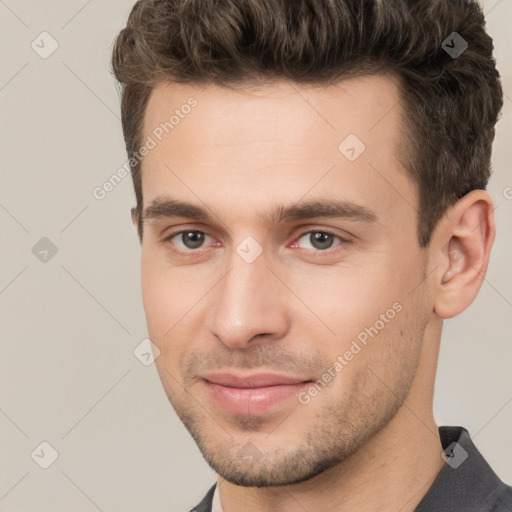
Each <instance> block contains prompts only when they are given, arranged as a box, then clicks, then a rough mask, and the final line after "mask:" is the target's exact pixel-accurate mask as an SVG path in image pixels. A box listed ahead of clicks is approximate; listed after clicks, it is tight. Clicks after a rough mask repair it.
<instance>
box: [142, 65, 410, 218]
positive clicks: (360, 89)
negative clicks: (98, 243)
mask: <svg viewBox="0 0 512 512" xmlns="http://www.w3.org/2000/svg"><path fill="white" fill-rule="evenodd" d="M191 105H193V107H191ZM400 121H401V101H400V89H399V85H398V82H397V80H396V79H394V78H392V77H391V76H389V75H380V76H365V77H360V78H355V79H348V80H345V81H342V82H340V83H338V84H336V85H331V86H328V87H327V86H324V87H322V86H305V85H299V84H297V83H294V82H285V81H278V82H274V83H271V84H266V85H263V86H259V87H251V88H246V89H237V90H232V89H227V88H224V87H221V86H215V85H209V86H208V87H204V86H197V85H190V84H174V83H172V84H171V83H161V84H159V85H157V86H156V87H155V89H154V90H153V92H152V94H151V96H150V98H149V102H148V105H147V108H146V112H145V117H144V123H143V137H142V140H143V141H146V140H148V138H151V139H152V140H153V141H154V143H155V147H154V148H153V149H151V151H150V152H149V154H147V155H146V156H145V157H144V161H143V164H142V183H143V195H144V203H145V204H148V203H149V202H150V201H151V200H152V199H154V198H156V197H158V196H161V195H162V194H164V193H165V192H170V191H172V192H173V195H174V196H176V192H179V195H180V196H181V197H183V198H185V196H186V198H187V199H193V200H195V202H197V197H198V196H199V197H202V198H205V197H207V196H210V197H209V198H208V199H209V200H211V202H212V203H213V202H214V201H216V200H217V199H218V201H224V202H225V201H229V202H230V203H233V202H234V201H235V202H236V200H235V198H237V199H238V201H239V204H243V203H246V204H247V201H254V197H259V198H261V199H263V198H269V199H270V198H271V197H277V196H279V197H280V198H281V199H285V200H284V201H282V202H286V199H287V200H288V202H290V201H292V200H293V199H296V200H298V199H299V198H300V197H302V196H304V195H305V194H306V193H308V190H310V191H313V192H314V193H316V194H320V195H321V194H322V193H330V197H332V196H333V194H332V192H333V190H334V191H336V192H337V194H335V195H340V196H343V198H344V199H346V200H349V201H353V202H357V203H359V204H361V199H362V198H366V202H367V203H368V204H370V203H372V202H374V201H377V202H378V203H379V204H380V205H381V207H382V208H384V209H385V208H386V207H391V208H393V207H394V208H395V209H396V204H395V203H396V202H397V199H398V198H399V197H400V196H402V197H403V196H404V195H405V197H406V198H407V196H409V197H410V201H409V202H410V203H413V202H414V200H415V199H414V198H413V197H411V196H414V194H415V192H414V189H413V187H412V183H411V182H410V179H409V176H408V175H407V173H406V172H405V170H404V169H403V168H401V166H400V163H399V160H398V156H397V145H398V144H402V143H404V140H403V138H402V132H401V125H400ZM212 193H214V194H215V197H211V196H212ZM194 196H195V197H194ZM284 196H286V198H284ZM363 202H364V201H363ZM407 208H409V212H408V213H409V214H410V213H411V212H410V208H411V205H410V204H409V205H408V206H407Z"/></svg>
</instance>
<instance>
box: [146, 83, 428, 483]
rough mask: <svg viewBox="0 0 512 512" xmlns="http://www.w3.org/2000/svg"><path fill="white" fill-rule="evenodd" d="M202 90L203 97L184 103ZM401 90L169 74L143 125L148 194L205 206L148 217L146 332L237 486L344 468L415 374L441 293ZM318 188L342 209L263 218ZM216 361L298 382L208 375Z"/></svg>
mask: <svg viewBox="0 0 512 512" xmlns="http://www.w3.org/2000/svg"><path fill="white" fill-rule="evenodd" d="M190 97H194V98H195V100H197V105H196V106H195V107H194V108H191V109H190V108H182V106H183V105H186V104H187V100H188V99H189V98H190ZM398 99H399V90H398V88H397V85H396V84H395V82H394V81H392V80H391V79H390V78H387V77H385V76H380V77H364V78H360V79H357V80H356V79H352V80H347V81H345V82H343V83H340V84H339V85H337V86H335V87H330V88H306V87H303V86H298V85H297V84H293V85H291V84H286V83H283V82H280V83H276V84H274V85H267V86H265V87H263V88H261V89H259V90H251V91H245V92H235V91H230V90H227V89H223V88H221V87H214V86H210V87H209V88H206V89H202V88H199V87H194V86H191V85H172V86H169V85H164V84H161V85H159V86H158V87H156V89H155V90H154V91H153V94H152V96H151V98H150V101H149V104H148V107H147V111H146V115H145V120H144V134H143V140H144V141H146V139H147V137H148V136H151V137H152V139H154V140H155V141H156V142H157V145H156V147H155V148H154V149H151V151H150V152H149V154H148V155H147V156H146V157H145V160H144V163H143V171H142V188H143V196H144V205H143V206H144V209H146V208H148V207H150V206H151V205H152V203H153V202H154V201H155V200H156V199H157V198H158V199H159V200H165V199H172V200H175V201H180V202H187V203H191V204H193V205H195V206H197V207H199V208H202V209H204V210H206V211H207V214H208V216H209V217H207V218H203V219H197V218H194V217H192V216H188V215H186V216H175V217H166V216H162V215H156V213H160V214H161V213H162V212H163V210H164V209H163V208H160V209H159V210H158V209H156V208H153V214H154V215H153V216H152V218H146V219H145V221H144V222H145V223H144V237H143V244H142V293H143V302H144V308H145V312H146V317H147V323H148V331H149V335H150V338H151V339H152V341H153V342H154V343H155V344H156V345H157V346H158V347H159V349H160V351H161V353H160V355H159V357H158V358H157V359H156V366H157V369H158V372H159V375H160V378H161V380H162V383H163V385H164V388H165V392H166V394H167V396H168V397H169V400H170V402H171V404H172V406H173V407H174V409H175V410H176V412H177V414H178V415H179V417H180V419H181V420H182V421H183V423H184V424H185V426H186V427H187V429H188V430H189V432H190V433H191V435H192V436H193V438H194V439H195V441H196V442H197V444H198V446H199V448H200V450H201V452H202V453H203V455H204V457H205V459H206V460H207V461H208V462H209V464H210V465H211V466H212V467H213V469H214V470H215V471H216V472H217V473H218V474H219V475H221V476H222V477H224V478H225V479H227V480H229V481H231V482H233V483H235V484H238V485H245V486H266V485H284V484H289V483H294V482H299V481H304V480H306V479H309V478H311V477H313V476H315V475H317V474H319V473H320V472H322V471H324V470H325V469H327V468H329V467H332V466H333V465H335V464H337V463H339V462H341V461H343V460H344V459H346V458H347V457H348V456H349V455H351V454H352V453H354V452H355V451H356V450H357V449H358V448H360V447H361V446H362V445H363V444H364V443H365V442H366V441H367V440H368V439H370V438H371V437H372V436H373V435H374V434H375V433H377V432H378V431H379V430H380V429H381V428H382V427H383V426H385V425H386V424H387V423H388V422H389V421H390V419H391V418H392V417H393V416H394V414H395V413H396V412H397V410H398V409H399V407H400V405H401V403H402V401H403V400H404V398H405V397H406V396H407V394H408V392H409V390H410V388H411V384H412V383H413V379H414V377H415V373H416V369H417V367H418V365H419V363H420V359H421V358H420V356H421V349H422V341H423V336H424V331H425V327H426V324H427V322H428V321H429V319H430V317H431V314H432V301H431V300H430V299H429V294H428V290H427V289H426V287H425V282H424V278H425V275H426V265H427V256H426V251H424V250H422V249H421V248H420V247H419V245H418V241H417V219H416V208H417V204H418V195H417V191H416V188H415V185H414V184H413V183H412V181H411V180H410V178H409V177H408V175H407V173H406V171H405V169H403V168H402V167H401V166H400V165H399V162H398V158H397V151H396V147H395V146H396V144H398V143H399V142H400V141H401V140H402V137H403V135H402V134H401V133H400V131H399V105H400V104H398V103H397V102H398ZM393 107H394V108H393ZM176 109H178V110H179V111H180V112H181V116H180V119H179V122H177V123H176V124H175V126H174V128H173V129H172V131H170V132H169V134H168V135H165V136H164V137H163V138H162V137H160V138H162V141H158V138H157V137H156V136H155V135H154V134H155V133H159V134H161V133H162V130H161V129H160V131H158V130H157V131H156V132H155V129H157V128H158V126H159V125H160V123H164V122H166V121H169V118H170V116H171V115H172V114H173V113H174V111H175V110H176ZM185 112H189V113H188V114H184V113H185ZM351 134H353V135H351ZM354 135H355V136H356V137H357V138H358V139H360V141H362V142H363V143H364V145H365V146H366V148H365V150H364V151H363V152H361V150H362V149H363V147H362V146H361V143H360V142H358V140H357V139H356V138H355V137H354ZM349 136H350V137H349ZM347 137H349V138H348V139H347ZM344 141H345V142H344ZM340 144H341V146H340ZM311 201H330V202H341V203H344V209H343V212H342V214H340V216H338V217H330V216H321V215H314V216H306V217H304V216H298V217H294V216H287V217H286V218H284V219H282V220H279V221H278V220H277V217H276V218H274V219H272V221H269V219H265V216H268V214H269V212H271V211H274V210H275V209H276V208H278V207H282V208H283V209H286V208H287V207H289V206H292V205H297V206H299V205H303V204H304V203H306V202H311ZM276 211H277V212H279V210H276ZM181 213H182V214H184V213H185V212H183V211H182V212H181ZM317 213H318V212H317ZM180 231H185V233H184V234H183V233H182V234H177V233H178V232H180ZM187 233H188V234H187ZM336 363H338V364H336ZM220 373H229V374H232V375H234V376H235V377H236V376H238V377H244V376H252V375H256V374H261V373H271V374H274V375H281V376H285V377H289V378H294V379H298V381H299V384H293V385H291V384H288V385H286V386H285V385H281V386H265V388H264V389H262V384H265V383H264V382H263V381H259V383H258V382H257V381H254V382H246V384H245V385H248V386H253V389H252V390H251V389H245V390H240V389H234V388H237V387H238V388H239V387H241V386H243V385H242V384H240V383H234V384H233V382H226V381H223V382H224V384H231V386H227V385H220V384H212V383H208V382H207V380H205V378H206V377H208V378H209V379H212V380H213V381H215V380H216V377H215V375H214V374H220ZM329 376H330V378H329ZM217 377H218V376H217ZM217 380H218V379H217ZM283 380H284V379H281V381H283ZM306 381H309V382H306ZM318 381H320V384H319V382H318ZM315 382H316V383H317V384H316V386H314V383H315ZM266 384H268V382H267V383H266ZM274 384H275V382H274ZM233 386H234V387H233ZM254 386H256V388H254ZM258 387H259V388H260V389H257V388H258ZM315 390H316V392H315Z"/></svg>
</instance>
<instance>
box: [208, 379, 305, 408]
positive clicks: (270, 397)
mask: <svg viewBox="0 0 512 512" xmlns="http://www.w3.org/2000/svg"><path fill="white" fill-rule="evenodd" d="M202 381H203V382H204V384H205V387H206V391H207V393H208V396H209V398H210V399H211V400H212V401H213V402H214V403H215V404H216V405H218V406H220V407H221V408H222V409H224V410H225V411H227V412H230V413H233V414H243V415H248V416H257V415H262V414H265V413H266V412H269V411H270V410H271V409H274V408H276V407H277V406H278V405H279V404H281V403H282V402H284V401H286V400H287V399H289V398H291V397H292V396H294V395H297V393H299V392H300V391H301V390H302V389H304V388H306V387H308V386H310V385H311V383H312V382H313V381H312V380H311V379H304V378H296V377H291V376H287V375H278V374H271V373H259V374H252V375H235V374H233V373H227V372H224V373H211V374H207V375H204V376H202Z"/></svg>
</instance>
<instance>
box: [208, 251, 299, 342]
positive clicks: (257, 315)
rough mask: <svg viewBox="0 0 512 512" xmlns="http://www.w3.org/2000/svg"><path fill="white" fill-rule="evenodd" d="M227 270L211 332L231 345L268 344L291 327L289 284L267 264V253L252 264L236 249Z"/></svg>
mask: <svg viewBox="0 0 512 512" xmlns="http://www.w3.org/2000/svg"><path fill="white" fill-rule="evenodd" d="M227 269H228V270H227V273H226V274H225V276H224V278H223V279H222V280H221V282H220V283H219V285H218V286H217V287H216V288H215V294H214V295H213V301H214V303H215V305H214V307H213V308H212V310H211V311H212V315H211V317H210V324H211V325H210V331H211V332H212V333H213V334H214V335H215V336H216V337H218V338H219V339H220V341H222V342H223V343H224V344H225V345H226V346H228V347H230V348H233V349H235V348H244V347H247V346H249V344H251V343H254V341H252V340H254V339H255V338H256V337H259V340H258V343H262V342H264V343H268V342H269V341H270V340H275V339H278V338H281V337H282V336H283V335H284V334H285V333H286V330H287V329H288V327H289V318H288V314H289V311H288V310H287V302H288V303H289V298H288V299H287V294H288V295H289V293H290V292H289V291H287V288H286V286H285V285H284V284H283V282H282V281H281V280H280V279H279V278H278V277H276V274H277V272H275V271H274V270H271V269H270V268H269V267H268V266H267V259H266V257H265V253H263V254H261V255H260V256H259V257H258V258H257V259H256V260H255V261H253V262H252V263H248V262H247V261H245V260H244V259H243V258H242V257H240V256H239V255H238V254H237V253H236V252H235V251H233V256H232V258H230V261H229V266H228V267H227Z"/></svg>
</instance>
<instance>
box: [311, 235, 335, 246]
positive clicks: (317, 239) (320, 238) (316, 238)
mask: <svg viewBox="0 0 512 512" xmlns="http://www.w3.org/2000/svg"><path fill="white" fill-rule="evenodd" d="M310 239H311V240H312V242H313V243H312V245H313V246H314V247H316V248H317V249H329V248H330V247H331V246H332V244H333V236H332V235H330V234H329V233H322V232H321V231H317V232H315V233H314V234H311V235H310ZM326 239H327V240H328V242H326ZM318 243H319V244H320V247H318V246H317V245H316V244H318Z"/></svg>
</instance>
